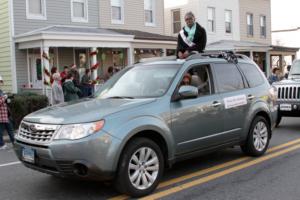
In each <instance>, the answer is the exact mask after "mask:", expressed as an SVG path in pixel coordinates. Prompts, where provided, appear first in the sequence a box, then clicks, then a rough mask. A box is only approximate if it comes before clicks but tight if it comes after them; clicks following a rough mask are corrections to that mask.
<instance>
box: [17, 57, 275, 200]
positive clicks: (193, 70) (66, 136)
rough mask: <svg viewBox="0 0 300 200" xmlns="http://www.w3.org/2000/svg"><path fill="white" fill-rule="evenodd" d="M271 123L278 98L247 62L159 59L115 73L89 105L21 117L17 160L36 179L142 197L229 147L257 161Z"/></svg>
mask: <svg viewBox="0 0 300 200" xmlns="http://www.w3.org/2000/svg"><path fill="white" fill-rule="evenodd" d="M276 116H277V106H276V94H275V93H274V90H273V88H272V87H271V86H270V85H269V83H268V81H267V80H266V78H265V77H264V75H263V73H262V72H261V71H260V70H259V68H258V67H257V66H256V65H255V64H254V63H253V62H252V61H250V59H249V58H246V57H244V56H238V55H234V54H231V53H221V54H196V55H192V56H190V57H189V58H188V59H187V60H176V58H161V59H160V60H158V61H153V60H152V61H150V62H144V63H139V64H137V65H135V66H133V67H127V68H126V69H124V70H122V71H120V72H119V73H118V74H116V75H115V76H114V77H112V78H111V79H110V80H109V81H108V82H107V83H105V84H104V85H103V86H102V87H101V88H100V90H99V91H97V92H96V94H95V95H94V96H93V97H90V98H87V99H83V100H80V101H75V102H71V103H68V104H61V105H58V106H55V107H49V108H46V109H43V110H40V111H38V112H35V113H32V114H30V115H28V116H26V117H25V118H24V120H23V122H22V124H21V125H20V128H19V132H18V134H17V136H16V145H15V152H16V154H17V156H18V158H19V159H20V160H21V161H22V162H23V163H24V165H25V166H27V167H29V168H32V169H35V170H38V171H40V172H44V173H48V174H51V175H56V176H61V177H78V178H82V179H96V180H102V181H103V180H111V181H113V182H114V184H115V186H116V188H117V189H118V191H120V192H121V193H125V194H128V195H131V196H133V197H140V196H144V195H147V194H149V193H151V192H152V191H153V190H154V189H155V188H156V187H157V185H158V183H159V181H160V179H161V177H162V175H163V171H164V169H165V168H166V167H170V166H172V165H173V164H174V163H175V162H177V161H180V160H183V159H189V158H192V157H194V156H198V155H200V154H204V153H208V152H211V151H215V150H218V149H222V148H226V147H232V146H235V145H239V146H241V149H242V150H243V152H245V153H246V154H247V155H251V156H261V155H262V154H264V153H265V151H266V150H267V148H268V144H269V141H270V138H271V135H272V134H271V133H272V131H271V130H272V128H273V127H274V124H275V123H274V122H275V120H276Z"/></svg>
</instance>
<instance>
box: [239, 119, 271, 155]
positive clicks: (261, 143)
mask: <svg viewBox="0 0 300 200" xmlns="http://www.w3.org/2000/svg"><path fill="white" fill-rule="evenodd" d="M270 136H271V129H270V125H269V123H268V122H267V120H266V119H265V118H264V117H261V116H257V117H256V118H255V119H254V120H253V122H252V124H251V126H250V130H249V133H248V138H247V141H246V143H245V144H244V145H242V146H241V149H242V151H243V152H244V153H245V154H247V155H249V156H255V157H258V156H261V155H263V154H264V153H265V152H266V150H267V149H268V146H269V142H270Z"/></svg>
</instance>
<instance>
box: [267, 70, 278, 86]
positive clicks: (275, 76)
mask: <svg viewBox="0 0 300 200" xmlns="http://www.w3.org/2000/svg"><path fill="white" fill-rule="evenodd" d="M268 81H269V83H270V84H271V85H272V84H273V83H274V82H278V81H280V69H279V68H278V67H275V68H274V69H273V70H272V74H271V76H270V77H269V78H268Z"/></svg>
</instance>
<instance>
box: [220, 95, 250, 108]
mask: <svg viewBox="0 0 300 200" xmlns="http://www.w3.org/2000/svg"><path fill="white" fill-rule="evenodd" d="M224 104H225V109H230V108H234V107H238V106H243V105H246V104H247V97H246V95H238V96H233V97H227V98H224Z"/></svg>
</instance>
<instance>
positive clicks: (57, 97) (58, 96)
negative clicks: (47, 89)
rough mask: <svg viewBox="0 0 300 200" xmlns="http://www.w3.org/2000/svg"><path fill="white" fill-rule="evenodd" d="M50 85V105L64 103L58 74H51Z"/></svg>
mask: <svg viewBox="0 0 300 200" xmlns="http://www.w3.org/2000/svg"><path fill="white" fill-rule="evenodd" d="M52 77H53V84H52V105H56V104H60V103H63V102H64V93H63V90H62V87H61V83H60V81H61V77H60V74H59V73H55V74H53V76H52Z"/></svg>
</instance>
